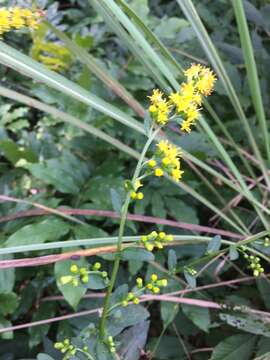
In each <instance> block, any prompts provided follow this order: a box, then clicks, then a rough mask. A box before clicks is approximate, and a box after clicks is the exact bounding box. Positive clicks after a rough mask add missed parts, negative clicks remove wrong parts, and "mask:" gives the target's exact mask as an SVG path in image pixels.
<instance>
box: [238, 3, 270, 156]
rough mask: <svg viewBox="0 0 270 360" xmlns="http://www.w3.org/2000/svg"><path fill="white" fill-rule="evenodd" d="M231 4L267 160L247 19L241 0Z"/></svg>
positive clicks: (269, 146)
mask: <svg viewBox="0 0 270 360" xmlns="http://www.w3.org/2000/svg"><path fill="white" fill-rule="evenodd" d="M232 5H233V7H234V13H235V17H236V21H237V25H238V30H239V35H240V40H241V47H242V50H243V54H244V59H245V64H246V70H247V78H248V83H249V90H250V93H251V97H252V101H253V105H254V108H255V112H256V115H257V118H258V120H259V123H260V126H261V131H262V135H263V139H264V144H265V148H266V154H267V157H268V160H269V161H270V136H269V133H268V129H267V124H266V118H265V112H264V107H263V102H262V94H261V89H260V83H259V77H258V72H257V67H256V63H255V58H254V52H253V47H252V43H251V39H250V34H249V29H248V24H247V19H246V15H245V11H244V7H243V2H242V0H233V1H232Z"/></svg>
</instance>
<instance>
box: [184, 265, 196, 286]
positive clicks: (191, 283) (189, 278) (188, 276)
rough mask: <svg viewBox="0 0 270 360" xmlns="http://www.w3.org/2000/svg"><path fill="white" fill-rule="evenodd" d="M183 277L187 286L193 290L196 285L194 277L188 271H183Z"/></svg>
mask: <svg viewBox="0 0 270 360" xmlns="http://www.w3.org/2000/svg"><path fill="white" fill-rule="evenodd" d="M184 276H185V279H186V282H187V283H188V285H189V286H190V287H191V288H192V289H194V288H195V287H196V284H197V281H196V277H195V276H193V275H191V274H190V273H189V271H188V270H184Z"/></svg>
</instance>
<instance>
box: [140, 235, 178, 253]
mask: <svg viewBox="0 0 270 360" xmlns="http://www.w3.org/2000/svg"><path fill="white" fill-rule="evenodd" d="M169 241H173V236H172V235H167V234H166V233H165V232H164V231H161V232H159V233H157V232H156V231H152V232H151V233H150V234H149V235H143V236H141V243H142V244H143V246H144V247H145V248H146V250H148V251H152V250H154V248H157V249H163V246H164V243H167V242H169Z"/></svg>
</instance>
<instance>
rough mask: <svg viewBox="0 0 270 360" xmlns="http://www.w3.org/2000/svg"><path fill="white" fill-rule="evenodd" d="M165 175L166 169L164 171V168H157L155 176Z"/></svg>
mask: <svg viewBox="0 0 270 360" xmlns="http://www.w3.org/2000/svg"><path fill="white" fill-rule="evenodd" d="M163 175H164V171H163V170H162V169H160V168H157V169H156V170H155V176H157V177H161V176H163Z"/></svg>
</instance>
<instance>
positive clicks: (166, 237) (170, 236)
mask: <svg viewBox="0 0 270 360" xmlns="http://www.w3.org/2000/svg"><path fill="white" fill-rule="evenodd" d="M165 241H173V236H172V235H166V236H165Z"/></svg>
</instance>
